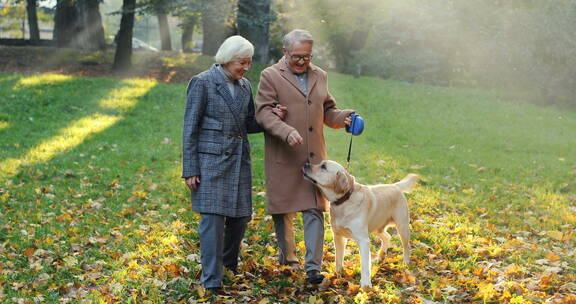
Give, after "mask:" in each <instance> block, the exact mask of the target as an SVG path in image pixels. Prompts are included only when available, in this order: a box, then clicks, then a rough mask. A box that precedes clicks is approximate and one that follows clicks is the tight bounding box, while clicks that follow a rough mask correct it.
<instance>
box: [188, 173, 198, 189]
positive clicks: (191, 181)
mask: <svg viewBox="0 0 576 304" xmlns="http://www.w3.org/2000/svg"><path fill="white" fill-rule="evenodd" d="M185 182H186V187H188V189H190V191H196V189H198V185H200V176H198V175H195V176H191V177H188V178H186V181H185Z"/></svg>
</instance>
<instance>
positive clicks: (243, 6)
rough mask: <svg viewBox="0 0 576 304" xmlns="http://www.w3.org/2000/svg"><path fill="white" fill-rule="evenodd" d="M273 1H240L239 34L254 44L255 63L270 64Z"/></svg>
mask: <svg viewBox="0 0 576 304" xmlns="http://www.w3.org/2000/svg"><path fill="white" fill-rule="evenodd" d="M271 2H272V1H271V0H239V1H238V19H237V23H238V34H239V35H241V36H243V37H244V38H246V39H248V40H249V41H250V42H252V43H253V44H254V61H256V62H260V63H268V58H269V56H268V53H269V43H270V30H269V28H270V23H271V22H272V21H273V17H272V16H271V15H270V4H271Z"/></svg>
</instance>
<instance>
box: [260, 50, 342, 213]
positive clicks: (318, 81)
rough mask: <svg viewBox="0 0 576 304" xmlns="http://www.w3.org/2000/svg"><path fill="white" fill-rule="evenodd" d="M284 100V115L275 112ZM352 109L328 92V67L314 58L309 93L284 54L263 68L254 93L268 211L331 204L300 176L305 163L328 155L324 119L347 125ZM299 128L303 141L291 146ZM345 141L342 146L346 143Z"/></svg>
mask: <svg viewBox="0 0 576 304" xmlns="http://www.w3.org/2000/svg"><path fill="white" fill-rule="evenodd" d="M278 103H279V104H282V105H285V106H286V107H287V108H288V115H287V116H286V118H285V119H284V121H282V120H281V119H280V118H279V117H278V116H276V115H275V114H274V113H272V108H273V107H274V106H275V105H276V104H278ZM352 112H353V111H352V110H338V109H337V108H336V103H335V101H334V99H333V98H332V95H330V93H329V92H328V80H327V78H326V72H324V71H323V70H322V69H320V68H319V67H317V66H314V65H312V64H310V67H309V69H308V94H307V95H306V94H304V92H303V91H302V90H301V89H300V86H299V85H298V81H297V80H296V77H295V75H294V74H292V72H291V71H290V69H289V68H288V63H287V62H286V60H285V59H284V58H282V59H280V61H278V63H276V64H274V65H272V66H270V67H268V68H266V69H265V70H263V71H262V74H261V77H260V85H259V88H258V95H257V96H256V120H257V121H258V123H260V125H261V126H262V127H263V128H264V130H265V173H266V196H267V199H268V207H267V211H268V213H270V214H282V213H291V212H297V211H303V210H308V209H313V208H317V209H320V210H322V211H326V210H327V209H328V207H329V206H328V202H327V201H326V199H325V198H324V197H323V196H322V194H321V193H320V192H319V191H318V190H317V189H316V188H315V187H314V186H313V185H312V184H311V183H310V182H309V181H306V180H304V178H303V177H302V172H301V169H302V166H303V165H304V164H305V163H306V161H309V162H310V163H312V164H316V163H319V162H320V161H322V160H324V159H326V157H327V156H326V144H325V142H324V130H323V125H324V124H326V125H327V126H329V127H331V128H335V129H337V128H343V127H344V126H345V125H344V120H345V118H346V117H347V116H348V115H350V114H351V113H352ZM294 129H296V130H298V132H299V133H300V135H301V136H302V138H303V139H304V144H302V145H300V146H295V147H291V146H290V145H288V143H287V141H286V139H287V137H288V134H290V132H292V130H294ZM343 147H344V146H343Z"/></svg>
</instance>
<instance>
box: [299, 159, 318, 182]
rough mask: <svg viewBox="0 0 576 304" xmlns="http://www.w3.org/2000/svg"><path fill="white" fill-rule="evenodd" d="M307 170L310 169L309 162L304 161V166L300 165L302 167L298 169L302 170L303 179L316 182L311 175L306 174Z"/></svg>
mask: <svg viewBox="0 0 576 304" xmlns="http://www.w3.org/2000/svg"><path fill="white" fill-rule="evenodd" d="M308 170H310V164H308V163H305V164H304V167H302V169H300V171H302V175H303V176H304V178H305V179H307V180H309V181H311V182H313V183H314V184H316V183H317V182H316V181H315V180H314V179H313V178H312V177H310V175H308V173H307V171H308Z"/></svg>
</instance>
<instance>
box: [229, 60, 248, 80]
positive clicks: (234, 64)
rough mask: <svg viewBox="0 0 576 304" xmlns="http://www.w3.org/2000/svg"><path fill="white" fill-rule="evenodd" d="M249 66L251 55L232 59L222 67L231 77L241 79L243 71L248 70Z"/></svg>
mask: <svg viewBox="0 0 576 304" xmlns="http://www.w3.org/2000/svg"><path fill="white" fill-rule="evenodd" d="M250 66H252V57H246V58H239V59H234V60H232V61H230V62H228V63H227V64H225V65H224V66H223V67H224V68H225V69H226V70H227V71H228V73H230V75H231V76H232V78H234V79H242V77H244V73H246V72H248V70H250Z"/></svg>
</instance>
